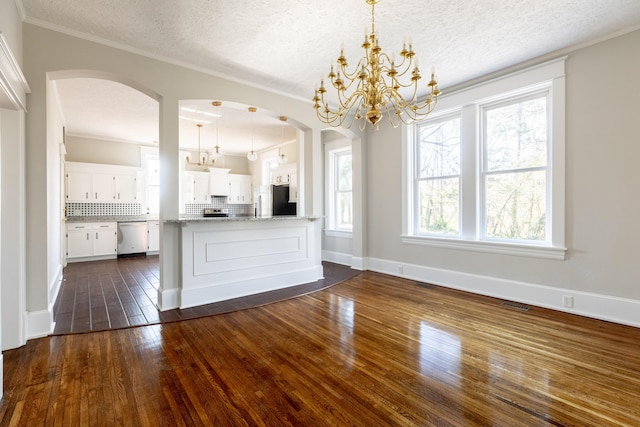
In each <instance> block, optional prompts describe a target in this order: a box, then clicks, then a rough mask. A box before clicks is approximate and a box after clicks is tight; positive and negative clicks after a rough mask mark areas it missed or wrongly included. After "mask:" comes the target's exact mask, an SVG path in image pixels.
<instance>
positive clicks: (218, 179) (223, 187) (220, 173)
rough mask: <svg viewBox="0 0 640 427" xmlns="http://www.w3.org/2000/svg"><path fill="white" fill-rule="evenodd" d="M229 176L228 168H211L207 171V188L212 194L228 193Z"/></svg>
mask: <svg viewBox="0 0 640 427" xmlns="http://www.w3.org/2000/svg"><path fill="white" fill-rule="evenodd" d="M229 183H230V176H229V170H228V169H215V168H214V169H211V171H210V172H209V190H210V191H211V193H210V194H211V195H212V196H229V195H230V188H229Z"/></svg>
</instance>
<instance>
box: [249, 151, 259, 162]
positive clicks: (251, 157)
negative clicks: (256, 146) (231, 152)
mask: <svg viewBox="0 0 640 427" xmlns="http://www.w3.org/2000/svg"><path fill="white" fill-rule="evenodd" d="M247 159H249V161H250V162H255V161H256V160H257V159H258V153H256V152H255V151H253V150H251V151H249V152H248V153H247Z"/></svg>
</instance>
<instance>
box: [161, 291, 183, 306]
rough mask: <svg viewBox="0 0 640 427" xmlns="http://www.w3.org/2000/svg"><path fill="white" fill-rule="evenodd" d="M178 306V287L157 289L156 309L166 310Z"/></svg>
mask: <svg viewBox="0 0 640 427" xmlns="http://www.w3.org/2000/svg"><path fill="white" fill-rule="evenodd" d="M178 307H180V289H177V288H172V289H158V310H160V311H167V310H173V309H174V308H178Z"/></svg>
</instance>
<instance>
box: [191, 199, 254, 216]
mask: <svg viewBox="0 0 640 427" xmlns="http://www.w3.org/2000/svg"><path fill="white" fill-rule="evenodd" d="M211 200H212V201H211V203H187V204H185V206H184V207H185V209H184V213H185V215H202V210H203V209H204V208H219V209H229V215H249V216H251V215H254V214H255V210H254V206H253V204H251V205H230V204H227V203H226V200H227V199H226V197H225V198H223V197H213V198H212V199H211Z"/></svg>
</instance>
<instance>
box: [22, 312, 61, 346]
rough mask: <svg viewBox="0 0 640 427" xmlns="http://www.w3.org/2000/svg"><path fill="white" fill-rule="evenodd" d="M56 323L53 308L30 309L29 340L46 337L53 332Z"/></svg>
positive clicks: (28, 318) (28, 317) (28, 319)
mask: <svg viewBox="0 0 640 427" xmlns="http://www.w3.org/2000/svg"><path fill="white" fill-rule="evenodd" d="M54 328H55V323H54V322H53V312H52V311H51V310H40V311H30V312H28V313H27V340H30V339H34V338H42V337H46V336H47V335H50V334H51V333H53V330H54Z"/></svg>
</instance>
